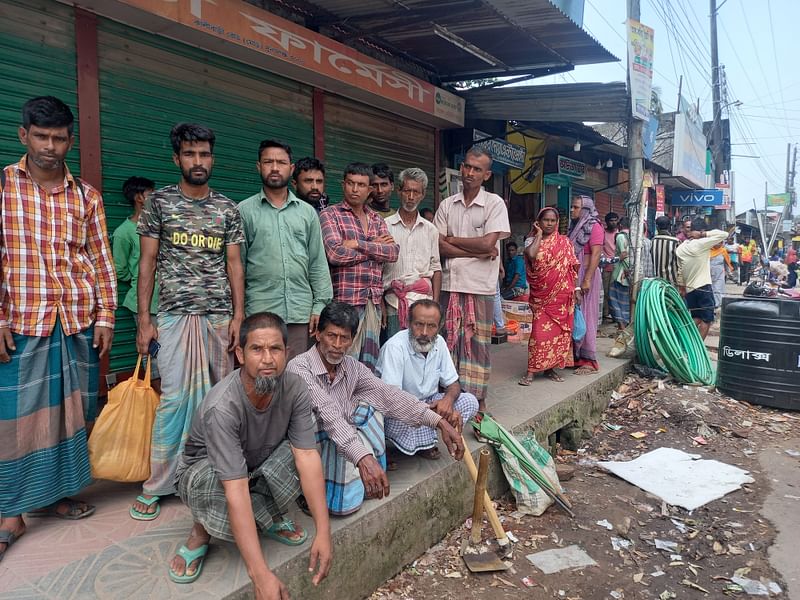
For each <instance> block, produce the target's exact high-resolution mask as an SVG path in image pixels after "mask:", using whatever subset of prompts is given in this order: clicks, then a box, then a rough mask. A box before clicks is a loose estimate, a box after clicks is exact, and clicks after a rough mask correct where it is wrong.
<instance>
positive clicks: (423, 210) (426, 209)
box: [419, 206, 433, 219]
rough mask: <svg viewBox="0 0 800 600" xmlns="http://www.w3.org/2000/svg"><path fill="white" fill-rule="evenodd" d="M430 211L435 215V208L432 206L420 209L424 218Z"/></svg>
mask: <svg viewBox="0 0 800 600" xmlns="http://www.w3.org/2000/svg"><path fill="white" fill-rule="evenodd" d="M428 213H430V214H431V215H433V209H432V208H428V207H427V206H426V207H425V208H423V209H421V210H420V211H419V214H421V215H422V218H423V219H424V218H425V215H426V214H428Z"/></svg>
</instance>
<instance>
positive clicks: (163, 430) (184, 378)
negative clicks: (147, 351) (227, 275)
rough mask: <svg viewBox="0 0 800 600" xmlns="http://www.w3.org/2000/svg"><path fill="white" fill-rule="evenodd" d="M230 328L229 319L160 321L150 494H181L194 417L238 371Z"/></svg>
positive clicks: (164, 317) (163, 316) (165, 316)
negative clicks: (180, 468)
mask: <svg viewBox="0 0 800 600" xmlns="http://www.w3.org/2000/svg"><path fill="white" fill-rule="evenodd" d="M229 322H230V316H229V315H213V314H212V315H179V314H173V313H159V315H158V339H159V341H160V342H161V351H160V352H159V355H158V362H159V367H160V369H161V402H160V403H159V405H158V409H157V410H156V417H155V421H154V423H153V436H152V443H151V446H150V479H148V480H147V481H145V482H144V485H143V490H144V493H145V494H150V495H153V496H167V495H169V494H174V493H175V469H176V467H177V465H178V458H179V457H180V455H181V454H182V453H183V447H184V445H185V444H186V440H187V438H188V437H189V430H190V428H191V426H192V419H193V418H194V413H195V412H196V411H197V407H198V406H199V405H200V403H201V402H202V401H203V398H205V397H206V394H208V392H209V390H211V388H212V387H213V386H214V385H215V384H216V383H217V382H219V381H220V380H221V379H222V378H223V377H225V376H226V375H227V374H228V373H230V372H231V371H232V370H233V356H232V355H231V354H230V353H229V352H228V323H229Z"/></svg>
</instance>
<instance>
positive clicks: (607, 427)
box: [603, 423, 622, 431]
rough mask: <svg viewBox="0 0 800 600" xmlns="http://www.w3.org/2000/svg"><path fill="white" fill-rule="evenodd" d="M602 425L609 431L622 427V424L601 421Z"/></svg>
mask: <svg viewBox="0 0 800 600" xmlns="http://www.w3.org/2000/svg"><path fill="white" fill-rule="evenodd" d="M603 427H605V428H606V429H608V430H609V431H619V430H620V429H622V425H615V424H614V423H603Z"/></svg>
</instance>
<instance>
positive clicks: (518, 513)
mask: <svg viewBox="0 0 800 600" xmlns="http://www.w3.org/2000/svg"><path fill="white" fill-rule="evenodd" d="M508 516H509V517H510V518H512V519H514V520H516V521H519V520H520V519H522V517H524V516H525V513H524V512H521V511H519V510H515V511H514V512H512V513H511V514H509V515H508Z"/></svg>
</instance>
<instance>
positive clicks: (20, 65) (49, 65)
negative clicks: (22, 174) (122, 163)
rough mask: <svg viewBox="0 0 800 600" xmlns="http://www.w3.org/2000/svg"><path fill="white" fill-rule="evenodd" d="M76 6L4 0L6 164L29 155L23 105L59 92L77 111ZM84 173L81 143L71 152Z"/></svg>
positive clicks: (0, 64)
mask: <svg viewBox="0 0 800 600" xmlns="http://www.w3.org/2000/svg"><path fill="white" fill-rule="evenodd" d="M74 29H75V28H74V16H73V9H72V7H70V6H64V5H63V4H58V3H57V2H52V1H51V0H26V1H22V2H18V1H9V0H3V1H2V2H0V56H2V57H3V58H2V60H0V89H2V90H3V93H2V94H0V131H1V132H2V135H0V165H1V166H5V165H8V164H11V163H15V162H17V161H18V160H19V158H20V157H21V156H22V155H23V153H24V151H25V150H24V148H23V146H22V145H20V143H19V140H18V139H17V128H18V127H19V126H20V124H21V122H22V114H21V109H22V105H23V104H24V103H25V101H26V100H28V99H30V98H33V97H35V96H56V97H57V98H60V99H61V100H63V101H64V102H66V103H67V104H68V105H69V107H70V108H71V109H72V112H73V113H74V114H75V128H76V134H77V125H78V123H77V120H78V92H77V89H78V88H77V86H78V84H77V70H76V66H75V34H74ZM67 164H68V165H69V167H70V169H71V170H72V172H73V173H75V174H79V173H80V159H79V155H78V145H77V141H76V144H75V147H74V148H73V149H72V150H71V151H70V153H69V155H68V156H67Z"/></svg>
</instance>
